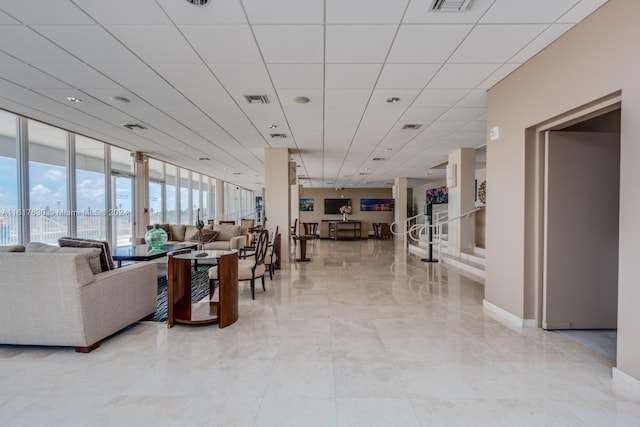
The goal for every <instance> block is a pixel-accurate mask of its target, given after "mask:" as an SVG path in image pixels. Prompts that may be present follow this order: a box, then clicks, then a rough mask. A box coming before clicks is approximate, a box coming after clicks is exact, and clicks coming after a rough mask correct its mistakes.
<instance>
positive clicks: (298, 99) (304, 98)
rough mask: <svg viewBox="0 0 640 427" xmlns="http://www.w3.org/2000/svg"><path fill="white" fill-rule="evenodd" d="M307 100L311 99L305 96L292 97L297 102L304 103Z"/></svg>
mask: <svg viewBox="0 0 640 427" xmlns="http://www.w3.org/2000/svg"><path fill="white" fill-rule="evenodd" d="M309 101H311V99H310V98H308V97H306V96H296V97H295V98H293V102H296V103H298V104H306V103H308V102H309Z"/></svg>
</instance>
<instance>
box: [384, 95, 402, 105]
mask: <svg viewBox="0 0 640 427" xmlns="http://www.w3.org/2000/svg"><path fill="white" fill-rule="evenodd" d="M387 102H388V103H389V104H394V103H396V102H400V98H398V97H396V96H392V97H391V98H387Z"/></svg>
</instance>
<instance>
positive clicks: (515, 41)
mask: <svg viewBox="0 0 640 427" xmlns="http://www.w3.org/2000/svg"><path fill="white" fill-rule="evenodd" d="M546 28H547V25H545V24H542V25H535V24H527V25H508V24H502V25H478V26H476V27H475V28H474V29H473V31H471V33H470V34H469V37H467V38H466V39H465V41H464V42H462V44H461V45H460V46H459V47H458V49H456V51H455V52H454V53H453V55H451V57H450V58H449V62H455V63H479V64H480V63H485V64H492V63H493V64H497V63H503V62H507V61H508V60H509V58H511V57H512V56H513V55H515V54H516V53H517V52H518V51H519V50H520V49H522V46H525V45H527V44H528V43H529V42H531V40H533V39H535V38H536V37H537V36H538V35H540V34H541V33H542V32H543V31H544V30H545V29H546Z"/></svg>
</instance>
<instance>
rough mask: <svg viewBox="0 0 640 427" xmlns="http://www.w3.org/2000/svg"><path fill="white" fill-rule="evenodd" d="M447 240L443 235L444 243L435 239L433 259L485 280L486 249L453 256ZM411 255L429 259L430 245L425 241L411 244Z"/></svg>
mask: <svg viewBox="0 0 640 427" xmlns="http://www.w3.org/2000/svg"><path fill="white" fill-rule="evenodd" d="M446 238H447V236H446V235H443V236H442V242H440V241H439V239H438V238H435V239H434V245H433V258H434V259H437V260H438V261H441V262H444V263H445V264H448V265H451V266H453V267H456V268H457V269H459V270H462V271H465V272H467V273H470V274H471V275H473V276H475V278H480V279H484V267H485V259H484V254H485V251H484V249H483V248H478V247H476V248H474V249H473V253H464V252H461V253H459V254H453V253H451V252H450V251H449V248H448V246H449V245H448V241H447V240H446ZM440 248H441V249H442V254H440V253H439V250H440ZM409 253H411V254H415V255H417V256H419V257H420V258H427V257H428V256H429V245H428V244H427V242H423V241H420V242H411V243H410V244H409Z"/></svg>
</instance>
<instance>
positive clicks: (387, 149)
mask: <svg viewBox="0 0 640 427" xmlns="http://www.w3.org/2000/svg"><path fill="white" fill-rule="evenodd" d="M384 151H393V148H391V147H387V148H385V149H384Z"/></svg>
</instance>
